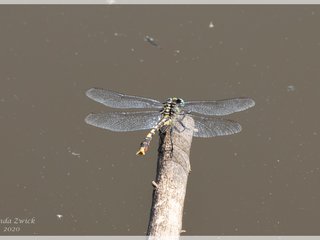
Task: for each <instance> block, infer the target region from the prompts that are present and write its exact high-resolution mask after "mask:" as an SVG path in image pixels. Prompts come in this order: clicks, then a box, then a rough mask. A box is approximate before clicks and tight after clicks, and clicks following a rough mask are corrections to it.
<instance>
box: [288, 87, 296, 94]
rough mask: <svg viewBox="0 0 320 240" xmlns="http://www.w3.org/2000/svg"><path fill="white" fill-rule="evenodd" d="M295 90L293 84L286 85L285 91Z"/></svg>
mask: <svg viewBox="0 0 320 240" xmlns="http://www.w3.org/2000/svg"><path fill="white" fill-rule="evenodd" d="M295 90H296V87H295V86H293V85H289V86H288V87H287V91H288V92H294V91H295Z"/></svg>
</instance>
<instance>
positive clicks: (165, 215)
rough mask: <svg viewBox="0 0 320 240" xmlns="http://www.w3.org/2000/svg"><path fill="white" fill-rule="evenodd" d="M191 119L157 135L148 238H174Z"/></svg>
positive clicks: (186, 166)
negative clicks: (155, 166)
mask: <svg viewBox="0 0 320 240" xmlns="http://www.w3.org/2000/svg"><path fill="white" fill-rule="evenodd" d="M193 126H194V122H193V119H192V118H191V117H189V116H187V115H186V116H185V117H184V119H183V120H182V124H181V123H180V122H176V124H175V125H174V126H173V127H172V128H173V131H170V128H169V129H167V130H166V131H165V132H163V133H160V143H159V150H158V151H159V155H158V166H157V176H156V181H155V182H153V187H154V191H153V201H152V208H151V213H150V221H149V226H148V231H147V235H148V236H151V237H149V239H154V240H155V239H163V237H170V239H178V238H179V236H180V232H181V228H182V215H183V205H184V199H185V194H186V187H187V180H188V175H189V172H190V171H191V167H190V160H189V155H190V147H191V142H192V136H193Z"/></svg>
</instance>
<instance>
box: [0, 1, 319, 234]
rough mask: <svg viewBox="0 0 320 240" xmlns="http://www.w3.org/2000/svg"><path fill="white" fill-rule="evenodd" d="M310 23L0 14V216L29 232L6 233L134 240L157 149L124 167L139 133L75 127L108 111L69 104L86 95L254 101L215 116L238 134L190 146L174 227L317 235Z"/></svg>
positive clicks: (44, 9) (224, 12) (106, 11)
mask: <svg viewBox="0 0 320 240" xmlns="http://www.w3.org/2000/svg"><path fill="white" fill-rule="evenodd" d="M319 22H320V7H319V6H312V5H311V6H1V7H0V29H1V40H0V42H1V45H0V53H1V55H0V66H1V71H0V84H1V87H0V108H1V111H0V123H1V124H0V129H1V130H0V132H1V136H2V137H1V140H0V145H1V154H0V159H1V166H2V167H1V169H0V187H1V197H0V218H1V219H4V218H6V217H9V218H12V219H13V218H15V217H18V218H26V217H27V218H33V217H34V218H35V223H34V224H20V225H19V226H20V228H21V231H20V232H18V233H16V234H48V235H54V234H56V235H64V234H72V235H77V234H80V235H81V234H92V235H95V234H97V235H98V234H101V235H131V234H132V235H143V234H144V233H145V231H146V228H147V222H148V217H149V210H150V205H151V193H152V186H151V181H152V180H154V177H155V169H156V161H155V160H156V149H157V143H156V141H154V142H153V143H152V146H151V149H150V152H149V153H148V155H146V156H145V157H143V158H141V157H137V156H136V155H135V152H136V150H137V147H138V146H139V143H140V142H141V140H142V138H143V137H144V135H145V132H132V133H112V132H108V131H103V130H101V129H98V128H93V127H90V126H88V125H86V124H85V123H84V117H85V116H86V115H87V114H88V113H90V112H99V111H107V110H108V109H106V108H105V107H103V106H102V105H99V104H96V103H94V102H93V101H90V100H89V99H88V98H86V96H85V94H84V92H85V91H86V90H87V89H89V88H91V87H101V88H105V89H112V90H114V91H119V92H123V93H127V94H133V95H140V96H146V97H151V98H155V99H159V100H165V99H167V98H168V97H171V96H177V97H181V98H183V99H185V100H214V99H223V98H232V97H239V96H248V97H252V98H254V99H255V101H256V106H255V107H254V108H253V109H250V110H248V111H246V112H241V113H238V114H234V115H233V116H231V117H230V118H232V119H235V120H236V121H238V122H240V123H241V124H242V126H243V131H242V132H241V133H240V134H237V135H233V136H227V137H220V138H213V139H194V141H193V145H192V150H191V163H192V173H191V175H190V178H189V182H188V192H187V197H186V203H185V215H184V220H183V222H184V227H183V228H184V229H185V230H186V231H187V234H188V235H222V234H223V235H253V234H255V235H294V234H305V235H308V234H319V233H320V232H319V224H318V222H319V221H318V220H319V217H320V208H319V200H320V199H319V198H320V190H319V189H320V187H319V185H320V181H319V180H320V160H319V159H320V149H319V136H320V129H319V120H320V117H319V114H318V112H319V111H318V109H319V107H318V104H319V101H320V96H319V87H320V81H319V77H320V74H319V69H320V66H319V65H320V61H319V56H320V55H319V53H320V33H319V31H318V30H317V29H318V27H319ZM146 37H148V39H149V40H148V41H146V40H145V39H146ZM150 39H152V40H150ZM4 226H7V225H6V224H5V223H3V224H1V228H2V227H4ZM1 234H11V233H8V232H6V233H5V232H2V233H1Z"/></svg>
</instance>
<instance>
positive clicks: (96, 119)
mask: <svg viewBox="0 0 320 240" xmlns="http://www.w3.org/2000/svg"><path fill="white" fill-rule="evenodd" d="M86 95H87V96H88V97H89V98H91V99H92V100H94V101H96V102H99V103H102V104H104V105H105V106H108V107H111V108H119V109H146V110H145V111H125V112H105V113H91V114H89V115H88V116H87V117H86V119H85V122H86V123H88V124H90V125H93V126H95V127H99V128H104V129H108V130H111V131H115V132H128V131H137V130H146V129H151V130H150V132H149V133H148V134H147V136H146V137H145V139H144V140H143V142H142V143H141V144H140V149H139V151H138V152H137V155H145V153H146V151H147V150H148V147H149V145H150V142H151V139H152V136H153V135H154V134H155V133H156V132H157V131H159V130H161V129H162V128H163V127H165V126H172V125H173V123H174V122H175V121H179V119H182V118H183V116H185V114H188V115H189V116H191V117H192V118H193V120H194V132H193V136H194V137H203V138H208V137H216V136H224V135H231V134H234V133H238V132H240V131H241V125H240V124H239V123H237V122H235V121H233V120H229V119H223V118H220V117H219V116H224V115H229V114H232V113H235V112H240V111H244V110H246V109H248V108H250V107H253V106H254V105H255V102H254V100H252V99H251V98H232V99H224V100H217V101H184V100H183V99H181V98H176V97H172V98H168V99H167V100H166V101H165V102H164V103H161V102H159V101H157V100H154V99H150V98H144V97H138V96H130V95H125V94H121V93H117V92H114V91H111V90H104V89H98V88H91V89H89V90H88V91H87V92H86Z"/></svg>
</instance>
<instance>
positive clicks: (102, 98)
mask: <svg viewBox="0 0 320 240" xmlns="http://www.w3.org/2000/svg"><path fill="white" fill-rule="evenodd" d="M86 95H87V96H88V97H89V98H91V99H92V100H94V101H96V102H99V103H102V104H104V105H105V106H108V107H112V108H157V109H160V108H162V103H161V102H159V101H157V100H154V99H150V98H144V97H137V96H130V95H125V94H121V93H117V92H114V91H110V90H105V89H99V88H91V89H89V90H88V91H87V92H86Z"/></svg>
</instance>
